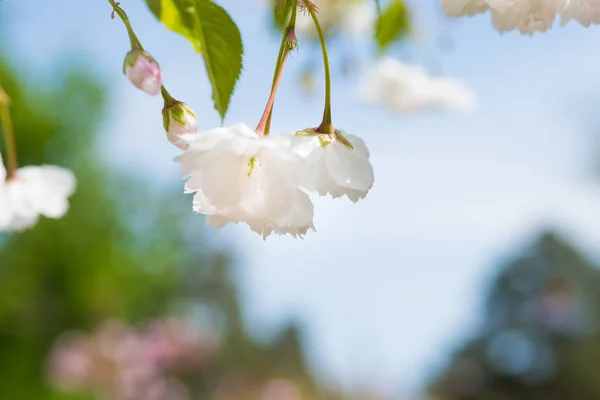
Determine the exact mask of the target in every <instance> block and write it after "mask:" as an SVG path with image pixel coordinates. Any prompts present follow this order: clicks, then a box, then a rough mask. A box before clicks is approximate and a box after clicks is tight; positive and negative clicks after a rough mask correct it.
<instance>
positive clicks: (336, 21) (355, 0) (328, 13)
mask: <svg viewBox="0 0 600 400" xmlns="http://www.w3.org/2000/svg"><path fill="white" fill-rule="evenodd" d="M313 3H314V5H315V6H316V7H317V12H318V13H317V17H318V18H319V23H320V24H321V27H322V28H323V30H325V31H326V32H328V31H331V30H335V29H338V30H339V32H341V33H342V34H345V35H348V36H351V37H356V38H360V37H369V36H371V35H372V33H373V31H374V25H375V19H376V17H377V15H376V14H377V13H376V10H375V5H374V4H373V3H372V2H370V1H365V0H316V1H313ZM295 29H296V32H297V33H298V34H300V35H306V36H310V37H314V38H316V37H317V30H316V29H315V26H314V23H313V20H312V18H311V16H310V14H309V13H308V12H307V11H305V12H299V13H298V14H297V16H296V28H295Z"/></svg>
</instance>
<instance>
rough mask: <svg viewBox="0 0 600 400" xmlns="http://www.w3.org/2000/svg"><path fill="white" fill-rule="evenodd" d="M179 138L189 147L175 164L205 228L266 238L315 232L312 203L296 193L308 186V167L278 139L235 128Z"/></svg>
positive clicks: (243, 127) (237, 126) (299, 193)
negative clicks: (243, 229)
mask: <svg viewBox="0 0 600 400" xmlns="http://www.w3.org/2000/svg"><path fill="white" fill-rule="evenodd" d="M181 138H182V139H183V140H184V141H185V142H186V143H187V144H188V145H189V147H188V148H187V150H185V152H184V153H183V154H182V155H180V156H179V157H177V158H176V159H175V160H176V161H178V162H180V163H181V176H182V178H189V180H188V181H187V183H186V192H188V193H195V195H194V211H195V212H197V213H201V214H205V215H207V219H206V222H207V224H212V225H213V226H214V227H215V228H220V227H222V226H224V225H226V224H228V223H238V222H243V223H246V224H248V225H249V227H250V228H251V229H252V230H253V231H255V232H257V233H258V234H260V235H262V236H263V238H265V239H266V237H267V236H269V235H270V234H271V233H276V234H280V235H284V234H291V235H292V236H294V237H296V236H302V235H304V234H306V233H307V232H308V230H309V229H311V228H312V229H313V230H314V226H313V222H312V219H313V214H314V213H313V204H312V202H311V200H310V198H309V197H308V195H307V194H306V193H304V192H303V191H302V190H301V189H300V188H301V187H305V186H307V185H308V174H307V171H306V168H304V166H303V160H302V159H301V158H300V157H299V156H298V155H296V154H295V153H294V152H293V150H292V149H291V147H290V146H289V144H288V143H286V142H285V141H284V140H282V138H281V137H274V138H272V137H270V136H259V135H258V134H257V133H255V132H254V131H253V130H252V129H250V128H249V127H247V126H246V125H244V124H237V125H233V126H230V127H225V128H217V129H213V130H210V131H207V132H202V133H198V134H190V135H182V136H181Z"/></svg>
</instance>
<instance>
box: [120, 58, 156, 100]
mask: <svg viewBox="0 0 600 400" xmlns="http://www.w3.org/2000/svg"><path fill="white" fill-rule="evenodd" d="M123 69H124V72H125V75H127V78H129V80H130V81H131V83H133V86H135V87H136V88H138V89H141V90H143V91H144V92H146V93H148V94H149V95H151V96H156V95H157V94H158V93H159V92H160V87H161V86H162V72H161V70H160V67H159V66H158V63H157V62H156V61H155V60H154V59H153V58H152V56H151V55H150V54H148V53H146V52H145V51H142V50H137V49H136V50H131V51H130V52H129V53H127V55H126V56H125V63H124V66H123Z"/></svg>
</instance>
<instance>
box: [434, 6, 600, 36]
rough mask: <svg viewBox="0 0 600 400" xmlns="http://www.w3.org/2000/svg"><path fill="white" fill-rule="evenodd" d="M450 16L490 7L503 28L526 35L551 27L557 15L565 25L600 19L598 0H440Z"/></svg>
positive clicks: (481, 11) (495, 20)
mask: <svg viewBox="0 0 600 400" xmlns="http://www.w3.org/2000/svg"><path fill="white" fill-rule="evenodd" d="M440 3H441V5H442V8H443V9H444V12H445V13H446V14H447V15H448V16H450V17H461V16H464V15H467V16H473V15H475V14H478V13H483V12H486V11H489V12H490V13H491V15H492V23H493V25H494V27H495V28H496V29H497V30H498V31H500V32H505V31H512V30H515V29H516V30H518V31H519V32H521V33H523V34H527V35H532V34H533V33H534V32H544V31H547V30H548V29H550V28H551V27H552V25H553V24H554V20H555V19H556V17H557V16H560V17H561V18H562V24H563V25H566V24H567V23H568V22H569V21H570V20H572V19H575V20H577V21H578V22H579V23H580V24H581V25H583V26H586V27H588V26H590V25H591V24H598V23H600V1H599V0H519V1H515V0H441V1H440Z"/></svg>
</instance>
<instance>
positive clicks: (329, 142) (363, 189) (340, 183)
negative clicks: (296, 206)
mask: <svg viewBox="0 0 600 400" xmlns="http://www.w3.org/2000/svg"><path fill="white" fill-rule="evenodd" d="M292 143H293V147H294V150H295V151H296V153H297V154H298V155H300V156H301V157H302V158H303V159H304V160H305V162H306V165H307V168H308V170H309V171H310V173H311V175H312V182H313V186H312V187H311V189H313V190H315V191H316V192H317V193H319V194H320V195H321V196H325V195H327V194H330V195H331V197H333V198H338V197H342V196H346V197H348V198H349V199H350V200H352V201H353V202H355V203H356V202H357V201H359V200H361V199H364V198H365V196H366V195H367V194H368V193H369V190H371V188H372V187H373V183H374V181H375V178H374V176H373V167H372V165H371V162H370V161H369V157H370V153H369V149H368V148H367V146H366V145H365V142H364V141H363V140H362V139H361V138H359V137H357V136H354V135H349V134H346V133H343V132H341V131H338V130H336V131H335V133H334V134H331V135H327V134H315V133H314V132H306V133H305V132H298V133H297V134H296V137H294V138H293V139H292Z"/></svg>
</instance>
